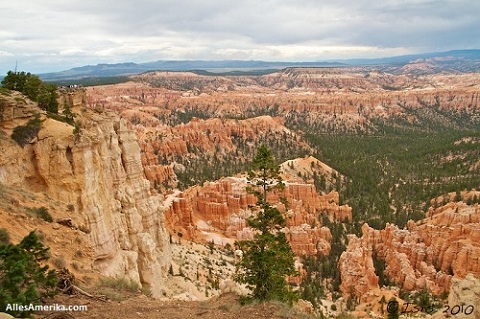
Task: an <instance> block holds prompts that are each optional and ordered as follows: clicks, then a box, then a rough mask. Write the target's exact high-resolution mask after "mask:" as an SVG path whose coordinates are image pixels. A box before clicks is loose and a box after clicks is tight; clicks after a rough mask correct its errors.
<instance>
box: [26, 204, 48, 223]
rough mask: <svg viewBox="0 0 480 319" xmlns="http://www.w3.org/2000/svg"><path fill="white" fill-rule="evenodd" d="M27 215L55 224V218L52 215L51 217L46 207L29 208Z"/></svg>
mask: <svg viewBox="0 0 480 319" xmlns="http://www.w3.org/2000/svg"><path fill="white" fill-rule="evenodd" d="M27 213H28V214H30V215H32V216H35V217H38V218H41V219H43V220H44V221H46V222H49V223H51V222H53V217H52V215H50V213H49V212H48V209H47V208H46V207H43V206H42V207H36V208H27Z"/></svg>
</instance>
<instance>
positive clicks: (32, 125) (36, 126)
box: [12, 114, 42, 147]
mask: <svg viewBox="0 0 480 319" xmlns="http://www.w3.org/2000/svg"><path fill="white" fill-rule="evenodd" d="M41 128H42V120H40V115H38V114H37V115H35V117H34V118H32V119H30V120H29V121H28V122H27V124H25V125H19V126H17V127H16V128H14V129H13V132H12V139H13V140H14V141H15V142H17V144H18V145H20V146H21V147H24V146H25V145H27V144H28V143H30V142H31V141H32V139H33V138H35V137H36V136H37V134H38V132H39V131H40V129H41Z"/></svg>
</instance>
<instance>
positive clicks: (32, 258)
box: [0, 232, 57, 317]
mask: <svg viewBox="0 0 480 319" xmlns="http://www.w3.org/2000/svg"><path fill="white" fill-rule="evenodd" d="M48 258H49V256H48V248H46V247H44V245H43V243H42V242H41V241H40V239H39V238H38V236H37V234H36V233H35V232H30V234H28V235H27V236H26V237H25V238H23V240H22V241H21V242H20V243H19V244H17V245H13V244H10V243H0V307H1V308H0V310H1V311H6V312H8V313H10V314H12V315H14V316H17V315H20V316H22V317H25V316H28V315H29V312H28V311H23V312H22V311H15V310H11V311H9V310H8V309H7V308H6V306H7V304H20V305H29V304H40V303H41V298H43V297H47V296H52V295H53V294H54V292H55V286H56V283H57V280H56V275H55V271H54V270H48V266H42V265H41V262H44V261H46V260H47V259H48Z"/></svg>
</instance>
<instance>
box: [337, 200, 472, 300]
mask: <svg viewBox="0 0 480 319" xmlns="http://www.w3.org/2000/svg"><path fill="white" fill-rule="evenodd" d="M479 215H480V210H479V209H478V205H475V206H468V205H466V204H464V203H461V202H460V203H449V204H447V205H445V206H443V207H439V208H437V209H436V210H433V211H431V212H430V213H429V217H427V218H425V219H423V220H421V221H419V222H417V223H414V222H411V221H410V222H409V223H408V224H407V229H403V230H402V229H398V227H397V226H395V225H391V224H387V226H386V227H385V228H384V229H383V230H374V229H372V228H370V227H369V226H368V225H366V224H365V225H363V227H362V237H361V238H356V237H350V241H349V244H348V247H347V250H346V251H345V252H344V254H342V256H341V258H340V260H341V262H340V266H341V268H340V270H341V273H342V285H341V289H342V292H343V293H344V294H345V295H350V294H353V295H355V296H357V297H361V296H362V295H363V294H364V293H366V292H367V291H368V290H369V289H372V288H375V287H376V285H375V282H374V280H371V278H373V276H372V271H374V269H372V267H370V265H371V261H372V254H369V252H375V254H376V255H377V257H378V258H380V259H381V260H384V261H385V265H386V268H385V274H386V276H387V277H388V278H389V280H391V281H393V282H395V283H396V284H398V285H400V287H401V288H403V289H405V290H407V291H408V290H422V289H424V288H426V289H428V290H429V291H430V292H432V293H433V294H435V295H439V294H441V293H442V292H444V291H448V290H449V288H450V284H451V281H452V278H464V277H465V276H466V275H467V274H469V273H470V274H472V275H473V276H476V277H479V276H480V260H479V254H480V246H479V244H478V241H477V240H476V239H477V236H478V235H477V233H478V231H479V229H480V224H479V222H478V218H479ZM377 275H378V274H377ZM362 278H363V279H362Z"/></svg>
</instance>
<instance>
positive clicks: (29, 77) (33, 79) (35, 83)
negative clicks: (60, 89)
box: [2, 71, 58, 113]
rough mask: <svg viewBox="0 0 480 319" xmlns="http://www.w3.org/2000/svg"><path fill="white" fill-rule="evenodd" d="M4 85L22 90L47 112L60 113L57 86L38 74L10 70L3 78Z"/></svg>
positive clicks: (7, 87)
mask: <svg viewBox="0 0 480 319" xmlns="http://www.w3.org/2000/svg"><path fill="white" fill-rule="evenodd" d="M2 87H3V88H6V89H9V90H15V91H19V92H22V93H23V94H25V95H26V96H27V97H28V98H29V99H31V100H32V101H36V102H38V106H39V107H40V108H42V109H44V110H46V111H47V112H50V113H58V101H57V98H58V95H57V87H56V85H54V84H49V83H45V82H43V81H42V80H40V78H39V77H38V76H37V75H34V74H31V73H25V72H13V71H8V73H7V76H6V77H5V78H4V79H3V80H2Z"/></svg>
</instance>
